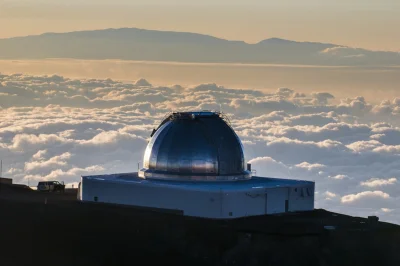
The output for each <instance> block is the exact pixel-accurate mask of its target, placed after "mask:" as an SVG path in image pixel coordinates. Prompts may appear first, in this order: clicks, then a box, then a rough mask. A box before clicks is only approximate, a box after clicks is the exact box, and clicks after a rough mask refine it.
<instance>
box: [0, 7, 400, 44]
mask: <svg viewBox="0 0 400 266" xmlns="http://www.w3.org/2000/svg"><path fill="white" fill-rule="evenodd" d="M0 25H7V26H6V27H3V26H2V27H1V28H0V38H6V37H12V36H21V35H29V34H39V33H43V32H48V31H53V32H64V31H74V30H83V29H101V28H117V27H138V28H146V29H159V30H176V31H190V32H199V33H204V34H210V35H214V36H217V37H222V38H226V39H239V40H244V41H247V42H250V43H254V42H258V41H260V40H262V39H265V38H270V37H281V38H287V39H293V40H299V41H320V42H332V43H337V44H342V45H349V46H356V47H364V48H370V49H378V50H394V51H400V34H398V28H399V26H400V1H398V0H380V1H378V0H369V1H368V0H336V1H327V0H303V1H298V0H280V1H270V0H219V1H216V0H202V1H190V0H134V1H128V0H113V1H110V0H85V1H82V0H79V1H78V0H68V1H66V0H58V1H54V0H0Z"/></svg>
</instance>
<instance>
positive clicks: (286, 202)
mask: <svg viewBox="0 0 400 266" xmlns="http://www.w3.org/2000/svg"><path fill="white" fill-rule="evenodd" d="M288 211H289V200H285V212H288Z"/></svg>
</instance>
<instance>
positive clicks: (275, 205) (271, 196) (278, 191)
mask: <svg viewBox="0 0 400 266" xmlns="http://www.w3.org/2000/svg"><path fill="white" fill-rule="evenodd" d="M266 197H267V214H275V213H284V212H285V205H286V200H288V188H281V187H275V188H267V189H266Z"/></svg>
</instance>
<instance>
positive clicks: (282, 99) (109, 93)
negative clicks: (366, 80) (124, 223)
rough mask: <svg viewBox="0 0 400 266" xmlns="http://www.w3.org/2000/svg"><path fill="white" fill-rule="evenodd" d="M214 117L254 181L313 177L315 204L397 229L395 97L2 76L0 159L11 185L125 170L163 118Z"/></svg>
mask: <svg viewBox="0 0 400 266" xmlns="http://www.w3.org/2000/svg"><path fill="white" fill-rule="evenodd" d="M177 110H179V111H187V110H222V111H223V112H224V113H226V114H227V116H228V117H229V120H230V122H231V125H232V127H233V128H234V129H235V130H236V132H237V134H238V135H239V136H240V138H241V139H242V141H243V145H244V148H245V155H246V158H247V161H249V162H251V163H252V165H253V166H252V168H253V169H254V170H255V171H256V174H257V175H260V176H271V177H277V178H279V177H280V178H292V179H305V180H313V181H315V182H316V189H317V192H318V193H317V194H316V207H317V208H327V209H329V210H333V211H340V212H344V213H348V214H351V215H360V216H367V215H370V214H377V215H379V216H380V217H381V219H383V220H387V221H394V222H400V211H399V208H400V201H399V195H400V186H399V183H398V182H397V179H398V178H399V177H400V160H399V156H400V100H399V99H398V98H396V99H388V100H386V101H383V102H382V103H380V104H378V105H374V104H371V103H369V102H368V101H366V100H365V98H364V97H362V96H359V97H354V98H346V99H337V98H336V97H335V96H334V95H332V94H330V93H326V92H323V91H322V92H321V91H320V92H318V91H316V92H314V93H310V94H306V93H303V92H298V91H295V90H293V89H290V88H279V89H277V90H276V92H275V93H262V92H260V91H257V90H251V89H241V90H236V89H230V88H225V87H223V86H220V85H217V84H201V85H198V86H193V87H189V88H184V87H182V86H179V85H174V86H153V85H151V82H148V81H146V80H145V79H141V80H138V81H137V82H134V83H123V82H119V81H115V80H111V79H79V80H78V79H69V78H64V77H62V76H57V75H54V76H27V75H21V74H14V75H0V157H1V158H2V159H3V168H4V171H3V172H4V173H5V175H6V176H7V177H12V178H13V179H14V181H15V182H17V183H19V182H21V183H26V184H27V183H28V182H29V184H30V185H36V184H37V182H38V181H39V180H50V179H54V180H60V181H64V182H66V183H68V184H75V185H76V182H78V181H79V178H80V176H81V175H88V174H104V173H115V172H133V171H136V170H137V168H138V163H139V166H140V165H141V161H142V158H143V153H144V149H145V147H146V145H147V141H148V139H149V137H150V133H151V130H152V129H153V128H154V127H156V126H157V125H158V123H159V122H160V121H161V119H162V118H163V117H164V116H165V115H166V114H167V113H168V112H170V111H177Z"/></svg>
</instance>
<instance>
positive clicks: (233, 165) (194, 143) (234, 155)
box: [139, 112, 251, 181]
mask: <svg viewBox="0 0 400 266" xmlns="http://www.w3.org/2000/svg"><path fill="white" fill-rule="evenodd" d="M143 164H144V168H143V169H141V170H140V171H139V176H140V177H142V178H150V179H169V180H198V181H222V180H225V181H226V180H242V179H248V178H250V177H251V172H250V171H247V170H246V169H245V159H244V153H243V146H242V143H241V141H240V139H239V137H238V136H237V135H236V133H235V132H234V131H233V129H232V128H231V127H230V126H229V125H228V124H227V123H226V122H225V120H224V119H223V116H222V115H221V114H220V113H216V112H180V113H172V114H171V115H169V116H168V117H167V118H166V119H164V121H163V122H162V123H161V124H160V126H159V127H158V128H157V129H155V130H153V133H152V138H151V140H150V142H149V143H148V145H147V148H146V152H145V154H144V159H143Z"/></svg>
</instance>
